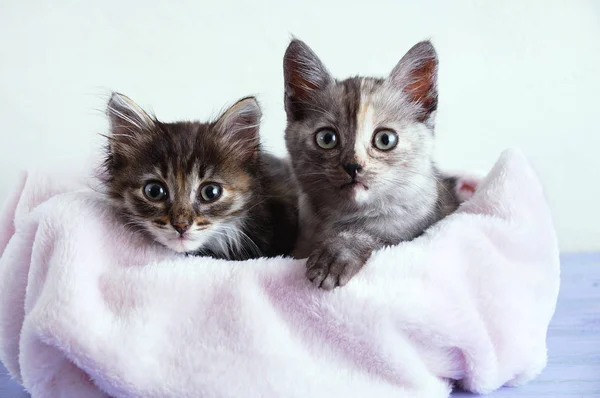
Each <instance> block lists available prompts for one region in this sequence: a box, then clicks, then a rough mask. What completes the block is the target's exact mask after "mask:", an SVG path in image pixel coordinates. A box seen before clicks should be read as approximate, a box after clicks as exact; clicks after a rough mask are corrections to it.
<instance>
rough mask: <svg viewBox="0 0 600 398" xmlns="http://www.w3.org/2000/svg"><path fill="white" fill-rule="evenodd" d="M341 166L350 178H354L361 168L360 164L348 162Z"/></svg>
mask: <svg viewBox="0 0 600 398" xmlns="http://www.w3.org/2000/svg"><path fill="white" fill-rule="evenodd" d="M343 167H344V170H346V173H348V174H349V175H350V177H352V178H355V177H356V175H357V174H358V173H359V172H360V171H361V170H362V166H361V165H360V164H358V163H348V164H345V165H344V166H343Z"/></svg>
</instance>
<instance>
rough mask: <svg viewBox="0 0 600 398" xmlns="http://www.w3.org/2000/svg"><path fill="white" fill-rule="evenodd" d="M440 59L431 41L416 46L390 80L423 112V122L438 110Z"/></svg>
mask: <svg viewBox="0 0 600 398" xmlns="http://www.w3.org/2000/svg"><path fill="white" fill-rule="evenodd" d="M437 69H438V58H437V54H436V52H435V48H434V47H433V45H432V44H431V42H430V41H422V42H420V43H417V44H415V45H414V46H413V47H412V48H411V49H410V50H408V52H407V53H406V55H404V57H402V59H401V60H400V62H398V64H397V65H396V67H395V68H394V70H392V73H390V76H389V77H388V80H389V81H391V83H392V84H393V85H394V86H396V87H397V88H399V89H400V90H402V91H404V92H405V93H406V94H407V95H408V98H409V100H410V101H412V102H415V103H418V104H419V105H420V108H421V110H422V113H421V114H420V115H419V119H421V121H423V120H425V119H427V118H428V117H429V116H430V115H431V113H432V112H434V111H435V110H436V109H437V99H438V93H437Z"/></svg>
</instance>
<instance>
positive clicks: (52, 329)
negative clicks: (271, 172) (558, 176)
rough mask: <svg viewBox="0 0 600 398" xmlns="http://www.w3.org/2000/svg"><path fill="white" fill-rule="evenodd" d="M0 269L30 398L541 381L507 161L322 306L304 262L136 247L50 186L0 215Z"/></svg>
mask: <svg viewBox="0 0 600 398" xmlns="http://www.w3.org/2000/svg"><path fill="white" fill-rule="evenodd" d="M65 186H66V187H65ZM77 221H80V222H77ZM82 222H85V228H82ZM0 256H1V257H0V359H1V360H2V361H3V362H4V364H6V367H7V368H8V369H9V370H10V372H11V374H12V375H13V376H14V377H15V378H16V379H17V380H19V381H20V382H21V383H22V384H23V385H24V386H25V387H26V388H27V390H29V391H30V392H31V393H32V395H33V397H34V398H37V397H44V398H54V397H82V398H83V397H85V398H87V397H107V396H112V397H148V398H152V397H160V398H169V397H177V398H185V397H205V398H215V397H220V398H239V397H244V398H255V397H256V398H258V397H261V398H281V397H286V398H296V397H298V398H299V397H303V398H305V397H314V398H321V397H323V398H325V397H327V398H330V397H348V398H353V397H381V398H388V397H389V398H391V397H393V398H408V397H410V398H414V397H427V398H442V397H446V396H448V393H449V390H450V384H452V382H457V383H459V384H461V385H462V386H463V387H464V388H466V389H467V390H469V391H474V392H489V391H490V390H492V389H495V388H498V387H499V386H501V385H503V384H513V385H514V384H520V383H523V382H526V381H527V380H529V379H531V378H532V377H534V376H535V375H536V374H538V373H539V372H540V370H541V369H542V368H543V367H544V364H545V362H546V343H545V338H546V330H547V326H548V323H549V321H550V318H551V316H552V313H553V310H554V306H555V303H556V297H557V293H558V285H559V261H558V250H557V242H556V235H555V232H554V229H553V226H552V221H551V215H550V211H549V209H548V206H547V205H546V203H545V201H544V197H543V194H542V189H541V186H540V184H539V182H538V180H537V179H536V177H535V175H534V174H533V171H532V169H531V167H530V166H529V165H528V164H527V162H526V161H525V159H524V158H523V157H522V155H520V154H519V153H514V152H512V153H509V154H507V155H505V156H504V157H503V158H502V159H501V160H500V161H499V163H498V164H497V166H496V167H495V168H494V169H493V170H492V171H491V173H490V175H489V176H488V177H487V178H486V180H485V181H483V182H482V183H481V186H480V187H479V188H478V190H477V192H476V193H475V195H474V196H473V197H472V198H471V199H470V200H469V201H468V202H466V203H464V204H463V205H462V206H461V207H460V208H459V210H458V211H457V212H456V213H454V214H452V215H450V216H449V217H447V218H445V219H444V220H442V221H441V222H439V223H438V224H436V225H435V226H434V227H432V228H430V229H429V230H428V231H427V232H426V233H425V234H424V235H423V236H421V237H419V238H417V239H415V240H413V241H411V242H405V243H403V244H401V245H397V246H395V247H391V248H387V249H384V250H381V251H378V252H377V253H376V254H375V255H374V256H373V257H372V258H371V259H370V262H369V264H368V265H367V266H366V267H365V268H364V269H363V271H362V272H360V273H359V275H357V276H356V277H355V278H354V279H353V280H352V281H351V283H349V284H348V285H347V286H346V287H345V288H344V289H340V290H339V291H337V292H335V293H334V294H329V293H324V292H323V291H321V290H320V289H315V288H314V287H313V286H312V285H311V284H310V283H308V281H307V280H306V278H305V276H304V266H305V264H304V262H303V261H297V260H292V259H282V258H272V259H264V258H263V259H256V260H251V261H247V262H239V261H238V262H224V261H222V260H214V259H211V258H207V257H191V256H188V257H182V256H177V255H175V254H174V253H173V252H172V251H171V250H168V249H166V248H164V247H162V246H160V245H147V244H146V243H145V242H144V240H143V239H141V236H140V235H139V234H136V233H133V232H131V231H128V230H127V229H126V228H125V227H124V226H123V224H122V223H121V222H120V220H118V219H117V218H116V217H115V214H114V212H113V211H112V208H111V206H110V205H109V204H108V203H107V200H106V198H105V197H104V196H102V195H98V194H96V193H95V192H93V191H90V190H89V189H87V190H85V189H84V190H81V186H78V185H77V184H73V180H72V179H71V178H69V177H68V176H65V175H60V174H56V173H53V172H50V171H48V170H44V173H37V174H36V173H31V174H29V175H28V176H27V179H26V180H24V181H22V184H21V188H20V189H19V190H17V191H15V193H14V195H13V199H12V200H11V201H9V202H8V205H7V207H5V209H4V211H2V212H1V217H0ZM508 395H510V393H509V394H508Z"/></svg>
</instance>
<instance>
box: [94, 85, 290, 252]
mask: <svg viewBox="0 0 600 398" xmlns="http://www.w3.org/2000/svg"><path fill="white" fill-rule="evenodd" d="M107 113H108V115H109V118H110V127H111V134H110V136H109V137H108V138H109V145H108V156H107V158H106V161H105V163H104V164H105V171H106V173H105V174H106V185H107V188H108V194H109V196H110V198H112V200H113V202H114V203H115V204H116V205H117V206H118V208H119V211H120V213H121V214H122V215H123V216H124V219H125V220H126V222H127V225H131V226H134V227H136V228H138V229H140V230H141V231H143V232H144V233H146V234H147V235H149V236H150V237H152V238H153V239H154V240H155V241H157V242H160V243H161V244H163V245H164V246H167V247H169V248H171V249H173V250H175V251H177V252H186V253H194V254H201V255H210V256H213V257H217V258H225V259H233V260H244V259H248V258H253V257H259V256H276V255H287V254H289V253H290V252H291V250H292V248H293V242H294V240H295V238H296V223H297V210H296V195H295V192H294V191H293V190H290V189H288V187H287V185H286V184H289V181H290V168H289V166H288V165H287V164H285V163H283V162H282V161H281V160H279V159H277V158H274V157H272V156H269V155H267V154H265V153H263V152H261V150H260V146H259V124H260V118H261V111H260V108H259V106H258V103H257V102H256V100H255V99H254V98H244V99H242V100H240V101H238V102H237V103H236V104H235V105H233V106H232V107H231V108H229V109H228V110H227V111H225V112H224V113H223V114H222V115H221V116H220V117H219V118H218V119H217V120H216V121H214V122H210V123H199V122H176V123H163V122H160V121H158V120H157V119H155V118H153V117H151V116H149V115H148V114H147V113H146V112H144V111H143V110H142V109H141V108H140V107H139V106H137V105H136V104H135V103H134V102H133V101H132V100H130V99H129V98H127V97H126V96H124V95H121V94H116V93H115V94H113V95H112V98H111V99H110V101H109V103H108V110H107Z"/></svg>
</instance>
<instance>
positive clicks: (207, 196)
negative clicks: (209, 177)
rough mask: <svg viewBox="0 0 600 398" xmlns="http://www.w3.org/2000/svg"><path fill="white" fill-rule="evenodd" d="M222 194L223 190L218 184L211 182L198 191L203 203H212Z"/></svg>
mask: <svg viewBox="0 0 600 398" xmlns="http://www.w3.org/2000/svg"><path fill="white" fill-rule="evenodd" d="M222 193H223V188H221V186H220V185H219V184H216V183H214V182H211V183H210V184H206V185H204V186H203V187H202V188H201V189H200V200H201V201H202V202H205V203H208V202H214V201H215V200H217V199H219V197H220V196H221V194H222Z"/></svg>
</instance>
